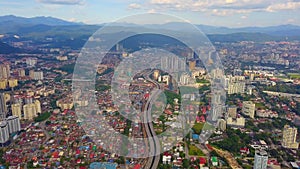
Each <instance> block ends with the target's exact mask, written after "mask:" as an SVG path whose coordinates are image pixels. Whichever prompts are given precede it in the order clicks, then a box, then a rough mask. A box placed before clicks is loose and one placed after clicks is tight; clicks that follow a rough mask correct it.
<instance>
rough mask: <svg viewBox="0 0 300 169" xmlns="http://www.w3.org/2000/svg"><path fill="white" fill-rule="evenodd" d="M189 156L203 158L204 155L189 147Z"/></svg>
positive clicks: (191, 146) (193, 147) (198, 150)
mask: <svg viewBox="0 0 300 169" xmlns="http://www.w3.org/2000/svg"><path fill="white" fill-rule="evenodd" d="M189 155H191V156H205V154H204V153H203V152H202V151H201V150H200V149H199V148H198V147H196V146H194V145H189Z"/></svg>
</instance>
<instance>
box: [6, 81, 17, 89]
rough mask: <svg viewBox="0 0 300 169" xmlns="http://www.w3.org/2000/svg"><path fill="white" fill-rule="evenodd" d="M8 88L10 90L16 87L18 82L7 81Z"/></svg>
mask: <svg viewBox="0 0 300 169" xmlns="http://www.w3.org/2000/svg"><path fill="white" fill-rule="evenodd" d="M8 86H9V87H11V88H13V87H16V86H18V80H17V79H9V80H8Z"/></svg>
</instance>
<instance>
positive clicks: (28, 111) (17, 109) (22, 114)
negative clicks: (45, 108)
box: [11, 96, 42, 120]
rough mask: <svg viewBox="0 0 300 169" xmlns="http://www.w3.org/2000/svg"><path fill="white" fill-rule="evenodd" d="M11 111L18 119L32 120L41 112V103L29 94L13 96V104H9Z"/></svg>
mask: <svg viewBox="0 0 300 169" xmlns="http://www.w3.org/2000/svg"><path fill="white" fill-rule="evenodd" d="M11 111H12V114H13V115H14V116H17V117H19V118H20V119H26V120H32V119H33V118H34V117H36V116H37V115H38V113H41V112H42V110H41V103H40V101H39V100H34V101H33V98H32V97H30V96H26V97H25V98H24V97H21V96H19V97H15V98H14V104H12V105H11Z"/></svg>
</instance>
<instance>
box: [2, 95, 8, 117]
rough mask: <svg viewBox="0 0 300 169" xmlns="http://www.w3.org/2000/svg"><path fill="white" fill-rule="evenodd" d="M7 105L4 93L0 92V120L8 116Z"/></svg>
mask: <svg viewBox="0 0 300 169" xmlns="http://www.w3.org/2000/svg"><path fill="white" fill-rule="evenodd" d="M6 113H7V106H6V98H5V94H4V93H0V120H3V119H5V118H6Z"/></svg>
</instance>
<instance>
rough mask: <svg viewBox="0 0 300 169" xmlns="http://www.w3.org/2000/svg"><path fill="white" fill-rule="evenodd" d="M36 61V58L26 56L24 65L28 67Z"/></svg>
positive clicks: (32, 65)
mask: <svg viewBox="0 0 300 169" xmlns="http://www.w3.org/2000/svg"><path fill="white" fill-rule="evenodd" d="M36 63H37V59H36V58H26V65H27V66H28V67H34V66H35V65H36Z"/></svg>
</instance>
